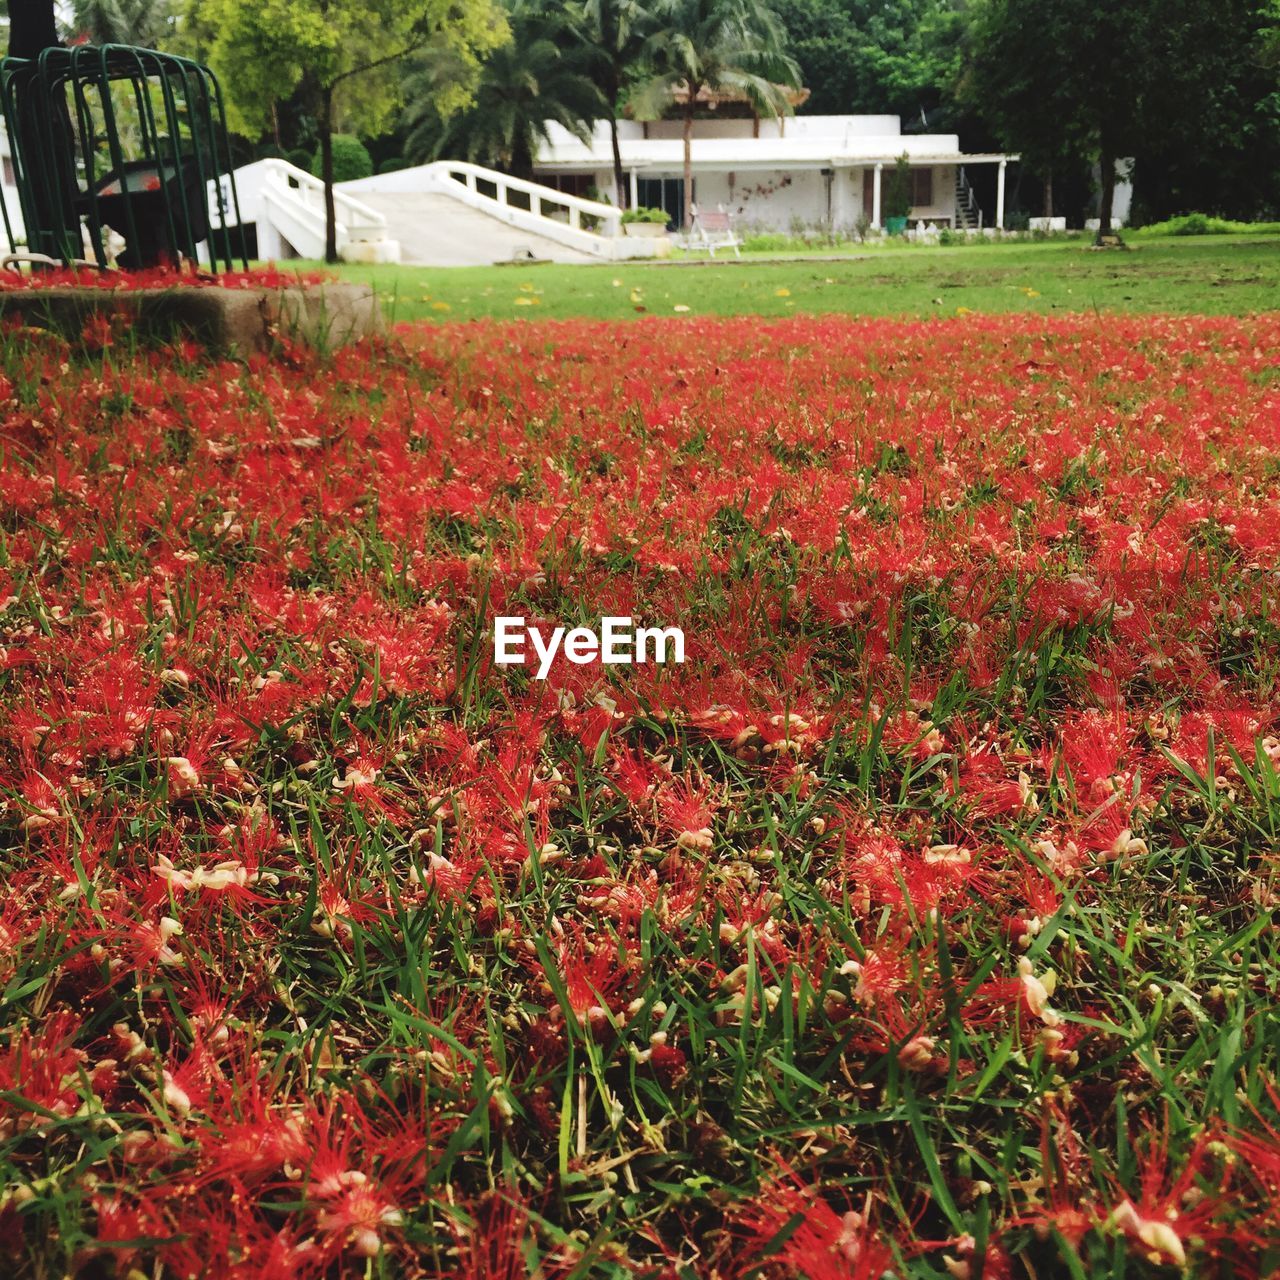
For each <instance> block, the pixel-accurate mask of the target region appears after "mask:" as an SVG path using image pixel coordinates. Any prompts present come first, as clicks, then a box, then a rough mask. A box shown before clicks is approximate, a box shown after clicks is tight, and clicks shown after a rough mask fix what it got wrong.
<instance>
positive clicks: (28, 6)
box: [9, 0, 60, 58]
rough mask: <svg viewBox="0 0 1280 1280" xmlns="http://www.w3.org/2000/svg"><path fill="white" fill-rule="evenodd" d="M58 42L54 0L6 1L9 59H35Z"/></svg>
mask: <svg viewBox="0 0 1280 1280" xmlns="http://www.w3.org/2000/svg"><path fill="white" fill-rule="evenodd" d="M58 43H60V42H59V40H58V24H57V23H56V22H55V21H54V17H53V0H9V56H10V57H11V58H34V57H37V56H38V55H39V54H40V52H41V50H43V49H52V48H53V46H54V45H56V44H58Z"/></svg>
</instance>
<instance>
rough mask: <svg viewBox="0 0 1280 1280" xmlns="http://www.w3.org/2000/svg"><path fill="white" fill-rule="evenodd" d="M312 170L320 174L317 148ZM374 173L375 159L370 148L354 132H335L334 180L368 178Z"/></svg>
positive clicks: (317, 174) (349, 180) (312, 159)
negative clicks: (371, 155)
mask: <svg viewBox="0 0 1280 1280" xmlns="http://www.w3.org/2000/svg"><path fill="white" fill-rule="evenodd" d="M310 168H311V172H312V173H314V174H315V175H316V176H317V177H319V176H320V152H319V151H318V150H317V151H316V153H315V155H313V156H312V157H311V161H310ZM372 173H373V160H372V158H371V157H370V155H369V150H368V148H367V147H366V146H365V145H364V143H363V142H361V141H360V139H359V138H357V137H356V136H355V135H354V134H351V133H335V134H334V135H333V180H334V182H354V181H355V179H357V178H367V177H369V176H370V174H372Z"/></svg>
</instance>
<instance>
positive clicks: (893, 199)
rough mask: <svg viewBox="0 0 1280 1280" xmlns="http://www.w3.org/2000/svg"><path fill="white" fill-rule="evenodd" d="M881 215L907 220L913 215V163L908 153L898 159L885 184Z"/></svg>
mask: <svg viewBox="0 0 1280 1280" xmlns="http://www.w3.org/2000/svg"><path fill="white" fill-rule="evenodd" d="M881 213H882V214H883V216H884V217H885V218H906V217H908V216H910V213H911V161H910V159H909V158H908V156H907V154H906V152H903V153H902V155H900V156H899V157H898V160H897V163H896V164H895V165H894V166H893V168H892V169H891V170H890V171H889V175H888V179H887V181H886V182H885V184H884V199H883V201H882V203H881Z"/></svg>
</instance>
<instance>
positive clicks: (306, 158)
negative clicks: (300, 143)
mask: <svg viewBox="0 0 1280 1280" xmlns="http://www.w3.org/2000/svg"><path fill="white" fill-rule="evenodd" d="M284 158H285V159H286V160H287V161H288V162H289V163H290V164H291V165H293V167H294V168H295V169H305V170H306V171H307V172H308V173H310V172H311V152H310V151H308V150H307V149H306V147H294V148H293V150H292V151H286V152H285V153H284Z"/></svg>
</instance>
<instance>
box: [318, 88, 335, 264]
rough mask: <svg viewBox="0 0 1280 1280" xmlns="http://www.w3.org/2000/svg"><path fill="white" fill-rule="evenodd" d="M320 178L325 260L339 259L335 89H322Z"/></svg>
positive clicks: (333, 260)
mask: <svg viewBox="0 0 1280 1280" xmlns="http://www.w3.org/2000/svg"><path fill="white" fill-rule="evenodd" d="M320 178H321V181H323V183H324V260H325V261H326V262H337V260H338V210H337V207H336V206H335V204H334V201H333V89H332V88H331V87H330V88H327V89H321V90H320Z"/></svg>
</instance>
